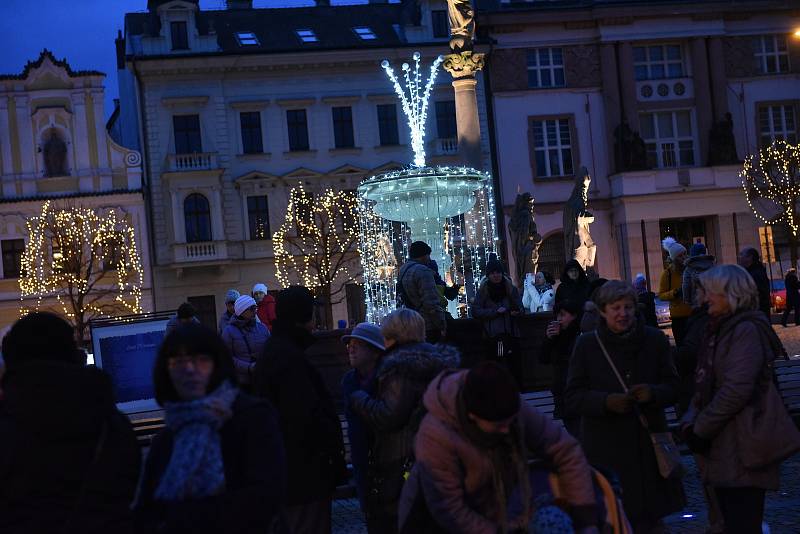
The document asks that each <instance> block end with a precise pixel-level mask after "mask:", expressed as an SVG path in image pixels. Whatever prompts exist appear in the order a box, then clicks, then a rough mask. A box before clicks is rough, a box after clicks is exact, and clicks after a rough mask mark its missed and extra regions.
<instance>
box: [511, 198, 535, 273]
mask: <svg viewBox="0 0 800 534" xmlns="http://www.w3.org/2000/svg"><path fill="white" fill-rule="evenodd" d="M508 232H509V234H511V247H512V248H511V252H512V254H513V255H514V265H515V266H516V274H517V283H518V284H520V285H522V284H523V282H524V281H525V274H526V273H535V272H536V269H537V267H538V264H539V246H540V245H541V244H542V236H541V235H539V232H538V231H537V230H536V221H535V220H534V216H533V197H532V196H531V194H530V193H522V194H518V195H517V200H516V201H515V202H514V213H512V214H511V221H510V222H509V223H508Z"/></svg>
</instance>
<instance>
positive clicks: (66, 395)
mask: <svg viewBox="0 0 800 534" xmlns="http://www.w3.org/2000/svg"><path fill="white" fill-rule="evenodd" d="M3 389H4V392H5V398H4V400H3V402H2V404H0V436H1V437H0V532H3V533H4V534H23V533H24V534H28V533H37V532H59V533H62V532H63V533H70V534H71V533H81V534H83V533H97V534H105V533H108V532H114V533H128V532H132V528H133V527H132V521H131V514H130V510H129V506H130V503H131V501H132V500H133V497H134V493H135V490H136V483H137V480H138V477H139V466H140V463H141V452H140V449H139V445H138V443H137V442H136V436H135V435H134V433H133V430H132V428H131V425H130V422H129V421H128V419H127V418H126V417H125V416H124V415H122V414H121V413H120V412H119V411H117V408H116V406H115V405H114V393H113V391H112V387H111V380H110V379H109V377H108V375H106V374H105V373H104V372H103V371H101V370H99V369H97V368H96V367H93V366H90V367H84V366H80V365H75V364H67V363H61V362H53V361H31V362H26V363H20V364H18V365H16V366H14V367H13V368H11V369H9V373H8V375H7V376H6V377H5V379H4V383H3ZM98 451H99V452H98ZM81 488H83V497H82V498H79V495H80V493H81Z"/></svg>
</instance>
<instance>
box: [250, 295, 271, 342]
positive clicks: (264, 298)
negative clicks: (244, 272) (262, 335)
mask: <svg viewBox="0 0 800 534" xmlns="http://www.w3.org/2000/svg"><path fill="white" fill-rule="evenodd" d="M252 295H253V298H254V299H255V300H256V304H257V305H258V308H257V309H256V316H257V317H258V320H259V321H261V322H262V323H264V325H266V327H267V330H269V331H270V332H271V331H272V321H274V320H275V297H273V296H272V295H270V294H269V291H267V284H256V285H254V286H253V291H252Z"/></svg>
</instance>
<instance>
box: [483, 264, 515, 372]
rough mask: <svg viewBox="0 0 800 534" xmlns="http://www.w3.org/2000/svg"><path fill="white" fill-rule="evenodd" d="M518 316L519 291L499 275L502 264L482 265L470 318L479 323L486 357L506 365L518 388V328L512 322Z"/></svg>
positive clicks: (501, 273)
mask: <svg viewBox="0 0 800 534" xmlns="http://www.w3.org/2000/svg"><path fill="white" fill-rule="evenodd" d="M521 314H522V301H521V300H520V298H519V291H518V290H517V288H516V287H514V284H512V283H511V280H510V279H509V278H508V277H506V276H505V275H504V274H503V264H501V263H500V262H499V261H497V260H491V261H489V262H488V263H487V264H486V278H485V279H484V280H483V282H482V283H481V285H480V287H479V288H478V295H477V296H476V297H475V302H474V303H473V304H472V316H473V317H474V318H475V319H479V320H480V321H481V322H482V323H483V331H484V333H485V334H486V338H487V341H488V343H487V353H486V355H487V356H488V357H489V358H491V359H495V360H498V361H502V362H503V363H504V364H506V365H508V367H509V369H510V371H511V374H513V375H514V376H515V377H516V379H517V382H518V383H519V384H520V385H521V384H522V355H521V354H520V351H519V337H520V334H519V327H518V326H517V323H516V321H515V318H516V317H518V316H519V315H521Z"/></svg>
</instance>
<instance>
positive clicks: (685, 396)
mask: <svg viewBox="0 0 800 534" xmlns="http://www.w3.org/2000/svg"><path fill="white" fill-rule="evenodd" d="M709 318H710V317H709V315H708V306H701V307H699V308H695V309H694V310H692V314H691V315H690V316H689V320H688V321H687V322H686V335H685V336H684V338H683V343H681V344H680V346H678V347H675V348H674V349H673V351H674V352H673V359H674V360H675V366H676V368H677V369H678V376H680V377H681V387H680V391H679V392H678V411H679V413H681V414H683V413H685V412H686V410H687V409H688V408H689V401H691V400H692V395H693V394H694V372H695V369H696V368H697V355H698V353H699V351H700V349H701V348H702V346H703V338H704V337H705V335H706V326H707V325H708V320H709Z"/></svg>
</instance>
